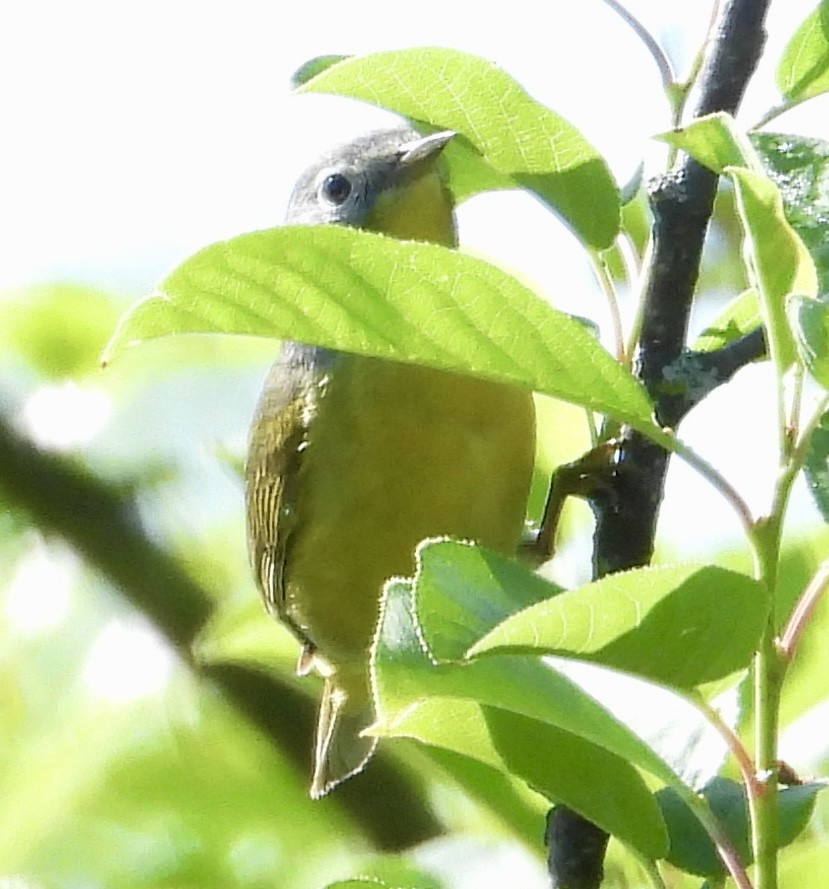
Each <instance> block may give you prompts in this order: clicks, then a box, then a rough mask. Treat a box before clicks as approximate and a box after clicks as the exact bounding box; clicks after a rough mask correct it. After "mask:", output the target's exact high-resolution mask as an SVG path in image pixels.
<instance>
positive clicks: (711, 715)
mask: <svg viewBox="0 0 829 889" xmlns="http://www.w3.org/2000/svg"><path fill="white" fill-rule="evenodd" d="M691 700H692V703H693V704H694V706H695V707H696V708H697V709H698V710H699V711H700V712H701V713H702V714H703V715H704V716H705V718H706V719H707V720H708V722H709V723H710V725H711V726H712V727H713V728H714V729H715V730H716V732H717V733H718V734H719V736H720V737H721V738H722V739H723V740H724V741H725V743H726V744H727V745H728V749H729V750H730V751H731V755H732V756H733V757H734V761H735V762H736V763H737V768H738V769H739V770H740V775H741V776H742V778H743V781H744V782H745V785H746V788H749V793H750V792H751V790H750V788H751V787H752V785H755V784H756V783H757V782H756V778H755V775H754V763H753V762H752V761H751V757H750V756H749V754H748V750H746V748H745V745H744V744H743V742H742V741H741V740H740V739H739V737H738V736H737V734H736V732H734V731H733V730H732V728H731V726H730V725H728V723H727V722H725V720H724V719H723V718H722V716H721V715H720V713H719V711H718V710H717V709H716V708H715V707H712V706H711V705H710V704H709V703H708V701H706V700H705V699H704V698H703V697H702V696H696V697H694V698H692V699H691Z"/></svg>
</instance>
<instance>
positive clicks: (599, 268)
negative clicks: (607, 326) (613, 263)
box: [590, 250, 625, 363]
mask: <svg viewBox="0 0 829 889" xmlns="http://www.w3.org/2000/svg"><path fill="white" fill-rule="evenodd" d="M590 260H591V263H592V265H593V271H594V273H595V275H596V279H597V280H598V282H599V286H600V287H601V288H602V293H604V295H605V299H606V300H607V307H608V310H609V312H610V323H611V326H612V327H613V346H614V352H615V354H616V359H617V361H619V362H620V363H624V361H625V334H624V331H623V330H622V316H621V313H620V312H619V297H618V296H617V294H616V288H615V286H614V285H613V279H612V278H611V276H610V270H609V269H608V267H607V261H606V260H605V258H604V257H603V256H602V255H600V254H599V253H597V252H596V251H594V250H591V251H590Z"/></svg>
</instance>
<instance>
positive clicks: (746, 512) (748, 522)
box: [671, 438, 755, 538]
mask: <svg viewBox="0 0 829 889" xmlns="http://www.w3.org/2000/svg"><path fill="white" fill-rule="evenodd" d="M671 450H673V452H674V453H675V454H677V455H678V456H679V457H681V458H682V459H683V460H684V461H685V462H686V463H687V464H688V465H689V466H690V467H691V468H693V469H695V470H696V471H697V472H698V473H699V474H700V475H701V476H702V477H703V478H704V479H705V480H706V481H707V482H708V483H709V484H710V485H712V486H713V487H714V488H715V489H716V490H717V491H719V493H720V494H722V496H723V497H724V498H725V499H726V501H728V503H729V504H730V505H731V507H732V509H733V510H734V512H735V513H737V518H738V519H739V520H740V524H741V525H742V526H743V530H744V531H745V533H746V535H747V536H748V537H749V538H751V537H752V534H753V529H754V525H755V520H754V517H753V516H752V514H751V510H750V509H749V506H748V504H747V503H746V501H745V500H744V499H743V497H742V496H741V494H740V492H739V491H738V490H737V489H736V488H735V487H734V486H733V485H732V484H731V482H729V481H728V479H726V478H725V476H723V475H722V474H721V473H720V472H718V471H717V470H716V469H715V468H714V467H713V466H712V465H711V464H710V463H709V462H708V461H707V460H706V459H704V458H703V457H701V456H700V455H699V454H698V453H697V452H696V451H695V450H693V448H691V447H690V446H689V445H687V444H685V442H683V441H682V440H680V439H678V438H674V439H673V446H672V448H671Z"/></svg>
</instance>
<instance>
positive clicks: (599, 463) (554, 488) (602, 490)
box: [519, 440, 618, 565]
mask: <svg viewBox="0 0 829 889" xmlns="http://www.w3.org/2000/svg"><path fill="white" fill-rule="evenodd" d="M617 450H618V443H617V442H616V441H615V440H611V441H607V442H603V443H602V444H600V445H598V446H597V447H595V448H593V449H592V450H590V451H588V452H587V453H586V454H583V455H582V456H581V457H579V459H578V460H574V461H573V462H572V463H565V464H563V465H562V466H558V467H556V469H555V470H553V474H552V476H551V478H550V488H549V491H548V493H547V502H546V503H545V504H544V514H543V515H542V518H541V525H540V527H539V528H538V530H537V531H534V532H531V537H530V539H526V540H524V541H523V542H522V544H521V547H520V550H519V555H520V556H522V557H523V558H525V559H527V560H528V561H529V562H532V563H533V564H534V565H541V564H543V563H544V562H547V561H549V560H550V559H551V558H552V557H553V554H554V552H555V542H556V541H555V537H556V529H557V528H558V523H559V519H560V518H561V511H562V509H563V508H564V501H565V500H566V499H567V498H568V497H583V498H584V499H585V500H592V499H593V498H595V497H596V496H601V495H602V494H604V495H607V494H608V493H612V491H613V488H612V487H611V485H610V484H609V477H610V476H611V475H612V474H613V472H615V471H616V460H615V458H616V453H617Z"/></svg>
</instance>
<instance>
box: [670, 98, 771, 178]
mask: <svg viewBox="0 0 829 889" xmlns="http://www.w3.org/2000/svg"><path fill="white" fill-rule="evenodd" d="M656 138H658V139H661V140H662V141H663V142H667V143H668V144H669V145H672V146H673V147H674V148H679V149H680V150H681V151H684V152H686V153H687V154H690V155H691V157H693V158H694V160H696V161H698V162H699V163H701V164H702V165H703V166H704V167H708V169H709V170H712V171H713V172H715V173H722V172H723V170H725V168H726V167H746V168H748V169H753V170H755V171H757V172H761V166H760V161H759V158H758V157H757V154H756V152H755V151H754V149H753V148H752V145H751V142H750V141H749V139H748V136H747V135H746V134H745V133H744V132H743V131H742V130H741V129H740V128H739V127H738V126H737V124H736V122H735V121H734V118H733V117H732V116H731V115H730V114H726V113H725V112H723V111H718V112H716V113H714V114H707V115H705V116H704V117H699V118H697V119H696V120H693V121H691V122H690V123H689V124H687V125H686V126H684V127H678V128H677V129H675V130H671V131H670V132H667V133H660V134H659V136H657V137H656Z"/></svg>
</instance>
